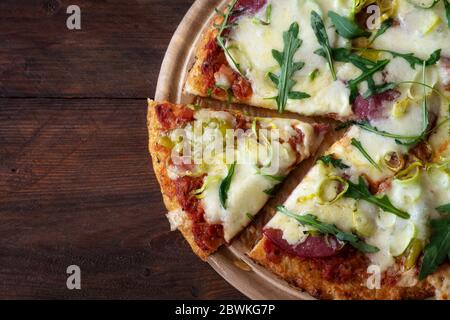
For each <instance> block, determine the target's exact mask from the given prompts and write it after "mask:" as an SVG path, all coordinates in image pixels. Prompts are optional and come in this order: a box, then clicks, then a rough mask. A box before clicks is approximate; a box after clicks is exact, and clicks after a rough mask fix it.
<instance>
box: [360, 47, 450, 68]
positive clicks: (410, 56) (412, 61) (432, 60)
mask: <svg viewBox="0 0 450 320" xmlns="http://www.w3.org/2000/svg"><path fill="white" fill-rule="evenodd" d="M355 50H360V51H363V50H372V51H378V52H387V53H390V54H392V55H393V56H394V57H399V58H402V59H404V60H406V61H407V62H408V63H409V65H410V66H411V68H412V69H415V68H416V64H419V65H423V64H424V63H425V66H427V67H429V66H432V65H434V64H436V63H437V62H438V61H439V59H441V52H442V49H437V50H436V51H434V52H433V53H432V54H431V55H430V57H429V58H428V59H427V60H423V59H420V58H418V57H416V56H415V55H414V53H400V52H396V51H392V50H381V49H367V48H366V49H360V48H355Z"/></svg>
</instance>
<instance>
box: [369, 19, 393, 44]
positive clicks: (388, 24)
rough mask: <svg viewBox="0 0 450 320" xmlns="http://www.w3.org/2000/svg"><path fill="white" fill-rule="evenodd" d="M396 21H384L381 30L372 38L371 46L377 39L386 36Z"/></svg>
mask: <svg viewBox="0 0 450 320" xmlns="http://www.w3.org/2000/svg"><path fill="white" fill-rule="evenodd" d="M393 22H394V20H392V19H388V20H385V21H383V23H382V24H381V26H380V29H378V31H377V33H375V34H374V35H373V36H372V39H371V40H370V44H372V43H373V42H374V41H375V40H376V39H378V37H379V36H381V35H382V34H384V33H385V32H386V31H387V30H388V29H389V28H390V27H392V24H393Z"/></svg>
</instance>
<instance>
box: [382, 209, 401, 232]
mask: <svg viewBox="0 0 450 320" xmlns="http://www.w3.org/2000/svg"><path fill="white" fill-rule="evenodd" d="M396 222H397V216H396V215H394V214H390V213H388V212H384V211H381V212H380V213H379V215H378V225H379V226H380V227H381V228H383V229H385V230H387V229H391V228H393V227H394V226H395V223H396Z"/></svg>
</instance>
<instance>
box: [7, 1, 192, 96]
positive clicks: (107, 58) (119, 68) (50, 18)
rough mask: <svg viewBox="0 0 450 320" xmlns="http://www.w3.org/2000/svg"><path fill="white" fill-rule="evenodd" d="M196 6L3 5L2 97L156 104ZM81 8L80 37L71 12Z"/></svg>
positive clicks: (169, 3)
mask: <svg viewBox="0 0 450 320" xmlns="http://www.w3.org/2000/svg"><path fill="white" fill-rule="evenodd" d="M193 2H194V1H193V0H130V1H127V0H107V1H106V0H105V1H93V0H77V1H75V2H74V1H69V0H21V1H17V0H2V1H0V14H1V19H0V97H11V96H15V97H107V98H111V97H120V98H146V97H149V96H152V95H153V93H154V91H155V87H156V81H157V76H158V73H159V68H160V64H161V61H162V58H163V56H164V53H165V50H166V48H167V45H168V44H169V41H170V39H171V37H172V34H173V33H174V31H175V29H176V27H177V25H178V23H179V22H180V21H181V19H182V17H183V16H184V14H185V13H186V11H187V10H188V8H189V7H190V6H191V4H192V3H193ZM74 3H76V4H77V5H78V6H80V8H81V27H82V29H81V30H76V31H71V30H68V29H67V27H66V19H67V18H68V16H69V15H68V14H67V13H66V9H67V7H68V6H69V5H71V4H74Z"/></svg>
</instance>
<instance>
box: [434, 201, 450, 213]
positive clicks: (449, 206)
mask: <svg viewBox="0 0 450 320" xmlns="http://www.w3.org/2000/svg"><path fill="white" fill-rule="evenodd" d="M436 210H437V211H439V212H441V213H450V203H447V204H444V205H443V206H440V207H437V208H436Z"/></svg>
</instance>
